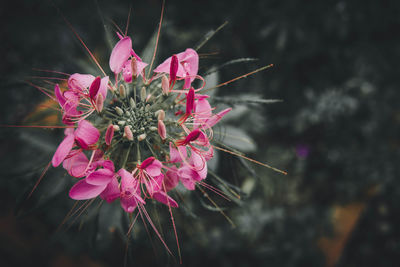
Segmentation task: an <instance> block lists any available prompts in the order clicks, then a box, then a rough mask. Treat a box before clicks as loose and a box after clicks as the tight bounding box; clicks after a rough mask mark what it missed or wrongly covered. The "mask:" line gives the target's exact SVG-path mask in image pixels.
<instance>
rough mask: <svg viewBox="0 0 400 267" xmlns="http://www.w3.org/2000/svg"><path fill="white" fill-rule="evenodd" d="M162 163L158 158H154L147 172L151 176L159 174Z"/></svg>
mask: <svg viewBox="0 0 400 267" xmlns="http://www.w3.org/2000/svg"><path fill="white" fill-rule="evenodd" d="M161 168H162V163H161V162H160V161H158V160H154V161H153V162H152V163H151V164H150V165H148V166H147V167H146V172H147V174H148V175H150V176H153V177H154V176H158V175H160V174H161Z"/></svg>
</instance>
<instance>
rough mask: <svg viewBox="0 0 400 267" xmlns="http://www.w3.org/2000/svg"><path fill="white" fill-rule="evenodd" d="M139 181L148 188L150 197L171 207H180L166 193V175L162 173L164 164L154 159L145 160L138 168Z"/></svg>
mask: <svg viewBox="0 0 400 267" xmlns="http://www.w3.org/2000/svg"><path fill="white" fill-rule="evenodd" d="M138 169H139V174H138V179H139V181H140V182H141V183H143V184H144V185H145V186H146V190H147V192H148V193H149V195H150V196H149V197H150V198H153V199H155V200H157V201H158V202H161V203H163V204H165V205H168V206H171V207H178V203H176V201H175V200H174V199H172V198H171V197H170V196H168V195H167V193H166V191H167V190H166V188H165V186H164V184H163V180H164V174H162V173H161V169H162V163H161V162H160V161H158V160H156V159H155V158H154V157H149V158H147V159H145V160H144V161H143V162H142V164H140V165H139V166H138Z"/></svg>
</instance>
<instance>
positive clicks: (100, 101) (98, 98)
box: [96, 94, 104, 112]
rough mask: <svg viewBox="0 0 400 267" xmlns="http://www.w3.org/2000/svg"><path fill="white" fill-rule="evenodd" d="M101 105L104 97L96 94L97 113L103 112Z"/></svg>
mask: <svg viewBox="0 0 400 267" xmlns="http://www.w3.org/2000/svg"><path fill="white" fill-rule="evenodd" d="M103 105H104V97H103V95H102V94H97V97H96V110H97V111H98V112H101V111H102V110H103Z"/></svg>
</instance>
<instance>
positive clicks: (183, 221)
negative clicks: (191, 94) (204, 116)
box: [0, 0, 400, 267]
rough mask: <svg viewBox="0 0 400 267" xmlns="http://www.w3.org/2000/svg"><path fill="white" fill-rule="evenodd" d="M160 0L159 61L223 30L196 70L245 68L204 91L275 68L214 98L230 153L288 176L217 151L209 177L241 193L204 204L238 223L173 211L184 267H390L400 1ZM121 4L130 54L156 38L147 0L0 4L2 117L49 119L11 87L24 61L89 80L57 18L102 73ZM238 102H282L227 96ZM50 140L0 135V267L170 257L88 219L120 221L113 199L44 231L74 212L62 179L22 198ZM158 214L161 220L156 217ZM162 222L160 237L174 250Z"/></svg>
mask: <svg viewBox="0 0 400 267" xmlns="http://www.w3.org/2000/svg"><path fill="white" fill-rule="evenodd" d="M166 2H167V3H166V8H165V17H164V24H163V28H162V34H161V40H160V47H159V57H160V59H162V58H166V57H168V56H169V55H170V54H171V53H176V52H179V51H182V50H184V49H185V48H187V47H193V46H194V45H196V44H197V43H198V42H199V41H200V40H201V39H202V38H203V37H204V36H205V35H206V34H207V33H208V32H209V31H210V30H212V29H216V28H217V27H218V26H219V25H221V24H222V23H224V22H225V21H228V22H229V23H228V25H227V26H226V27H224V29H223V30H221V31H220V32H219V33H218V34H216V35H215V36H214V37H213V38H212V39H211V40H210V41H209V42H208V43H207V44H206V45H205V46H204V47H203V48H202V49H201V50H200V54H202V57H201V62H200V64H201V66H200V67H201V69H200V71H201V72H202V73H204V72H205V71H206V70H207V69H209V68H210V67H212V66H220V65H221V64H223V63H224V62H227V61H229V60H232V59H238V58H243V57H244V58H257V59H258V60H257V61H249V62H246V63H238V64H232V65H229V66H226V67H223V68H221V69H220V70H219V71H218V75H213V76H212V77H211V78H210V79H211V80H212V81H211V82H216V81H219V82H224V81H226V80H229V79H232V78H234V77H236V76H238V75H241V74H244V73H246V72H250V71H252V70H254V69H256V68H257V67H259V66H263V65H267V64H270V63H273V64H274V65H275V66H274V67H273V68H271V69H269V70H267V71H263V72H261V73H258V74H255V75H253V76H251V77H248V78H246V79H242V80H240V81H238V82H235V83H232V84H231V85H229V86H225V87H222V88H220V89H219V90H216V92H215V96H216V97H220V98H223V97H229V98H230V99H231V100H232V104H234V105H235V107H236V108H237V109H238V110H239V112H237V113H236V115H235V116H233V117H232V118H231V119H230V121H228V122H227V124H226V125H225V126H223V127H225V129H226V128H229V127H230V129H231V130H233V131H236V134H237V135H240V136H242V137H246V138H247V139H249V140H253V141H254V142H251V143H250V144H249V143H248V142H247V143H240V142H239V143H237V144H232V145H233V146H235V145H236V146H237V147H239V148H242V150H244V151H245V152H247V155H249V156H251V157H252V158H255V159H257V160H259V161H261V162H267V163H269V164H271V165H273V166H276V167H278V168H280V169H284V170H286V171H287V172H288V173H289V174H288V175H286V176H284V175H281V174H279V173H275V172H273V171H271V170H269V169H266V168H263V167H260V166H257V165H254V164H252V163H249V162H245V161H240V160H238V159H236V158H234V157H231V156H228V155H222V154H220V157H219V162H218V165H217V166H216V167H215V171H216V172H217V173H218V174H219V175H220V176H221V177H223V178H224V179H225V180H226V181H228V182H230V183H232V184H233V185H235V186H237V188H238V189H239V190H241V191H242V194H243V199H242V200H243V201H241V202H240V203H239V204H237V203H226V202H224V201H222V200H218V202H219V203H221V205H222V206H224V207H227V209H225V210H224V212H225V213H226V214H227V215H228V216H229V217H230V218H231V219H232V221H233V222H234V223H235V224H236V228H232V227H231V224H230V223H229V222H228V221H227V220H226V219H225V218H224V217H223V216H222V215H221V214H220V213H219V212H216V211H212V210H211V208H209V206H208V205H205V204H204V203H203V202H204V200H202V199H201V196H198V201H197V202H196V201H195V198H194V201H193V202H191V205H190V206H189V208H188V209H183V211H182V212H178V213H177V215H176V222H177V225H178V226H177V230H178V233H179V238H180V244H181V253H182V257H183V266H204V265H208V266H328V267H329V266H398V264H399V263H398V262H399V260H398V251H399V249H400V233H399V231H400V230H399V229H398V224H399V223H400V216H399V214H400V213H399V212H400V210H399V208H398V202H399V201H400V181H399V177H398V176H399V174H400V167H399V159H400V158H399V152H400V147H399V146H400V143H399V136H400V127H399V126H400V110H399V105H398V102H399V100H400V99H399V98H400V97H399V96H400V94H399V92H398V90H399V88H398V86H399V79H398V77H399V74H398V73H399V71H398V60H399V58H400V48H399V47H400V46H398V44H399V39H400V35H399V30H398V29H399V27H400V16H399V14H400V3H399V2H398V1H390V0H389V1H373V0H363V1H361V0H352V1H346V0H331V1H317V0H310V1H300V0H285V1H276V0H264V1H245V0H237V1H211V0H204V1H166ZM129 7H132V14H131V20H130V24H129V34H130V35H131V36H132V37H133V40H134V48H135V50H136V51H137V52H139V53H140V51H143V49H144V48H145V47H146V44H147V42H148V40H149V39H151V36H152V34H153V33H154V31H155V30H156V27H157V24H158V21H159V15H160V9H161V2H160V1H158V0H152V1H100V0H99V1H57V0H54V1H28V0H26V1H8V2H7V3H6V4H4V5H2V8H1V9H0V20H1V21H0V22H1V24H0V25H1V26H0V36H1V41H0V51H1V53H0V54H1V61H0V73H1V77H0V86H1V89H0V101H1V104H0V116H1V117H0V119H1V121H0V123H1V124H29V123H33V122H38V121H40V120H44V121H41V122H46V120H47V122H48V121H52V120H53V119H54V117H52V114H51V113H49V114H47V113H45V111H43V110H40V108H38V105H39V104H40V103H43V102H42V101H44V100H45V97H44V96H43V95H42V94H40V93H39V92H38V91H37V90H36V89H35V88H34V87H33V86H31V85H29V84H27V83H25V82H26V81H30V82H34V83H36V82H37V79H35V78H34V77H31V76H46V75H49V74H48V73H43V72H38V71H36V70H34V69H33V68H38V69H47V70H57V71H63V72H67V73H74V72H91V71H92V72H94V71H96V70H95V68H94V65H93V63H92V62H91V61H90V59H89V57H87V54H86V52H85V50H84V49H83V48H82V46H81V45H80V44H79V42H78V41H77V39H76V38H75V37H74V35H73V33H72V32H71V30H70V29H69V28H68V26H67V24H66V22H65V21H64V20H63V18H62V16H65V17H66V19H67V20H68V21H69V22H70V23H71V24H72V25H73V27H74V29H75V30H76V31H77V32H78V33H79V35H80V36H81V37H82V38H83V39H84V41H85V42H86V44H87V45H88V47H89V48H90V49H91V50H92V51H93V52H94V53H95V54H96V56H98V58H99V60H100V62H101V64H102V65H103V66H105V67H106V68H107V66H108V65H107V62H108V55H109V53H110V51H111V44H110V43H109V42H108V41H107V36H106V34H105V32H106V30H107V29H108V30H110V29H111V30H112V29H113V28H112V23H111V20H113V21H114V22H115V23H116V24H117V25H119V26H121V27H124V26H125V24H126V19H127V15H128V11H129ZM104 25H106V28H105V27H104ZM114 40H115V39H114ZM243 94H247V97H254V96H255V95H256V96H258V97H262V98H265V99H282V100H283V102H280V103H275V104H268V105H248V106H244V105H241V104H238V103H235V101H234V100H240V99H242V98H243ZM223 127H222V128H223ZM233 127H239V129H240V130H238V129H237V128H233ZM223 129H224V128H223ZM61 136H62V131H59V130H43V129H26V128H24V129H10V128H1V129H0V144H1V150H0V156H1V163H0V170H1V171H0V174H1V180H0V183H1V189H0V190H1V192H0V193H1V194H0V196H1V199H2V201H1V203H2V207H1V210H0V214H1V218H0V263H1V266H22V265H27V264H28V265H30V266H32V265H33V266H36V265H38V266H39V265H40V266H121V265H123V264H124V262H125V260H126V262H128V266H131V265H133V264H136V265H137V266H142V265H145V264H146V266H164V265H168V266H173V265H175V264H177V262H176V259H174V258H172V257H169V256H168V255H167V253H166V251H165V249H164V248H163V247H162V245H161V244H160V242H159V241H158V240H157V238H156V237H154V236H152V240H153V241H152V243H153V247H152V243H151V242H149V238H148V237H147V235H146V234H143V233H141V232H139V233H137V235H136V236H135V238H134V240H133V241H131V243H130V247H129V249H128V250H126V247H125V245H126V242H125V240H124V238H123V235H121V234H120V233H119V232H118V231H117V230H115V229H113V228H111V229H110V228H107V227H102V224H101V223H100V224H99V223H95V222H96V221H98V220H101V218H104V217H107V218H108V219H110V220H119V221H123V220H124V218H120V216H119V215H113V209H112V207H113V206H110V207H111V208H110V209H108V210H104V209H101V211H100V215H94V216H91V217H89V219H88V220H87V221H85V223H80V219H78V220H77V222H76V223H75V224H73V225H72V226H70V227H69V228H68V226H69V225H68V224H67V225H66V226H65V227H64V228H63V229H62V230H61V231H56V230H57V227H58V226H59V225H60V223H61V221H62V220H63V218H64V216H65V215H66V213H67V212H68V211H69V209H70V208H71V206H72V205H73V201H72V200H69V199H68V198H67V191H68V188H69V186H70V185H71V184H72V181H71V179H70V178H68V177H64V176H65V174H64V172H63V171H62V170H59V169H55V170H54V169H52V170H50V171H49V173H48V174H47V175H46V176H45V178H44V179H43V182H42V183H41V184H40V185H39V186H38V189H37V190H36V191H35V192H34V194H33V195H32V197H31V198H29V199H28V200H26V197H27V195H28V194H29V192H30V191H31V189H32V187H33V185H34V184H35V182H36V180H37V178H38V177H39V176H40V173H41V171H42V170H43V168H44V167H45V166H46V164H47V163H48V162H49V160H50V159H51V156H52V154H53V153H54V151H55V148H56V146H57V145H58V143H59V141H60V140H61V139H60V138H61ZM230 142H231V143H232V142H233V141H232V140H231V141H230ZM233 143H234V142H233ZM196 203H197V204H196ZM102 214H103V215H102ZM104 214H106V216H104ZM159 215H160V216H168V214H167V213H165V212H163V211H162V210H161V208H160V209H159ZM83 218H84V216H83ZM99 218H100V219H99ZM125 221H126V220H125ZM166 222H167V224H166V225H165V226H164V228H163V231H164V232H165V238H166V242H167V243H168V245H169V246H170V247H171V249H172V250H173V251H174V252H175V254H176V248H175V241H174V238H173V235H171V233H172V227H171V225H169V224H168V220H166ZM67 228H68V229H67ZM126 251H128V252H126Z"/></svg>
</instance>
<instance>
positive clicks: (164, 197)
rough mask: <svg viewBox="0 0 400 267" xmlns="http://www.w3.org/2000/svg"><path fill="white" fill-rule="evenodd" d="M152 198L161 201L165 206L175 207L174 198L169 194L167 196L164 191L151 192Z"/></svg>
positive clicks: (176, 204)
mask: <svg viewBox="0 0 400 267" xmlns="http://www.w3.org/2000/svg"><path fill="white" fill-rule="evenodd" d="M153 198H154V199H155V200H157V201H158V202H161V203H163V204H165V205H167V206H170V207H172V208H177V207H178V203H176V201H175V200H174V199H172V198H171V197H170V196H168V195H167V194H166V193H165V192H163V191H160V192H157V193H154V194H153Z"/></svg>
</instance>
